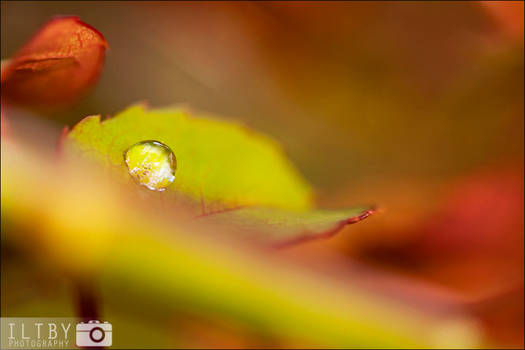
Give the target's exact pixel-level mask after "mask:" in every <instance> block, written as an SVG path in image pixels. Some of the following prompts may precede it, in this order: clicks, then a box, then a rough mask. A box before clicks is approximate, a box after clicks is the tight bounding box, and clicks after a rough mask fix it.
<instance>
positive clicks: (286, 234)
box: [201, 207, 375, 247]
mask: <svg viewBox="0 0 525 350" xmlns="http://www.w3.org/2000/svg"><path fill="white" fill-rule="evenodd" d="M374 212H375V209H373V208H370V207H368V208H367V207H358V208H351V209H340V210H308V211H300V212H297V211H289V210H281V209H274V208H260V207H259V208H239V209H237V210H231V211H222V212H218V213H215V214H214V213H211V214H207V215H203V216H201V219H202V220H204V221H211V222H213V223H218V224H222V225H225V226H227V227H228V231H229V232H232V233H238V234H239V235H242V236H248V237H253V238H255V239H257V240H261V241H264V242H270V243H271V244H272V245H274V246H276V247H285V246H288V245H291V244H294V243H299V242H304V241H308V240H311V239H316V238H328V237H331V236H332V235H334V234H336V233H337V232H339V231H340V230H341V229H343V227H345V226H346V225H348V224H354V223H356V222H359V221H361V220H363V219H365V218H367V217H368V216H370V215H371V214H373V213H374Z"/></svg>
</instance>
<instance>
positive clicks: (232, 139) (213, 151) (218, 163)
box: [63, 105, 311, 212]
mask: <svg viewBox="0 0 525 350" xmlns="http://www.w3.org/2000/svg"><path fill="white" fill-rule="evenodd" d="M144 140H155V141H160V142H162V143H163V144H165V145H167V146H168V147H169V148H171V150H172V151H173V152H174V154H175V157H176V160H177V172H176V176H175V181H174V182H173V183H171V185H169V186H168V187H167V189H166V190H167V192H172V191H176V193H179V194H185V195H188V196H189V197H190V198H191V199H193V200H194V201H196V202H201V201H202V210H203V212H206V211H209V210H213V209H218V208H228V207H236V206H253V205H259V206H268V207H276V208H282V209H293V210H302V209H307V208H309V207H310V206H311V189H310V187H309V186H308V184H307V183H306V182H305V181H304V180H303V178H302V177H301V176H300V175H299V173H298V172H297V170H296V169H295V168H294V167H293V166H292V165H291V163H290V162H289V161H288V160H287V159H286V157H285V156H284V154H283V151H282V150H281V148H280V146H279V145H278V144H277V143H276V142H274V141H273V140H272V139H270V138H268V137H266V136H264V135H261V134H258V133H255V132H253V131H251V130H249V129H247V128H246V127H243V126H241V125H238V124H235V123H233V122H227V121H222V120H219V119H215V118H212V117H202V116H193V115H190V113H189V112H187V111H186V110H184V109H180V108H173V109H156V110H146V109H145V108H144V107H143V106H141V105H136V106H133V107H130V108H129V109H127V110H125V111H123V112H122V113H120V114H118V115H116V116H114V117H112V118H110V119H107V120H101V119H100V116H91V117H87V118H85V119H83V120H82V121H81V122H79V123H78V124H77V125H76V126H75V127H74V128H73V129H72V130H71V132H70V133H69V134H68V135H67V137H66V138H65V140H64V145H63V147H64V151H65V152H68V153H69V152H71V151H74V150H80V151H81V152H83V153H84V154H89V155H92V156H95V157H96V158H97V159H100V160H102V161H104V162H105V163H107V164H108V165H111V166H112V167H115V168H116V169H119V170H121V171H122V172H123V173H124V176H126V177H127V178H130V175H129V174H128V169H127V168H126V166H125V163H124V159H123V154H124V152H125V151H126V150H127V149H128V148H129V147H130V146H132V145H134V144H136V143H137V142H141V141H144Z"/></svg>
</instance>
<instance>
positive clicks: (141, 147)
mask: <svg viewBox="0 0 525 350" xmlns="http://www.w3.org/2000/svg"><path fill="white" fill-rule="evenodd" d="M124 161H125V162H126V165H127V167H128V171H129V174H130V175H131V177H133V178H134V179H135V180H136V181H137V182H138V183H139V184H140V185H142V186H145V187H147V188H148V189H150V190H152V191H164V190H165V189H166V187H168V186H169V185H171V184H172V183H173V181H174V180H175V172H176V170H177V158H176V157H175V154H174V153H173V151H172V150H171V149H170V148H169V147H168V146H166V145H165V144H163V143H162V142H159V141H153V140H147V141H141V142H138V143H136V144H134V145H132V146H131V147H129V148H128V149H127V150H126V151H125V152H124Z"/></svg>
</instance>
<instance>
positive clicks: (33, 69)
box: [1, 17, 108, 107]
mask: <svg viewBox="0 0 525 350" xmlns="http://www.w3.org/2000/svg"><path fill="white" fill-rule="evenodd" d="M107 47H108V45H107V43H106V40H105V39H104V36H103V35H102V34H101V33H100V32H98V31H97V30H96V29H95V28H93V27H91V26H90V25H89V24H86V23H84V22H82V21H80V20H79V19H78V17H60V18H54V19H52V20H50V21H49V22H47V23H46V24H45V25H44V26H43V27H42V28H41V29H40V30H39V31H38V32H37V33H36V34H35V35H34V36H33V38H32V39H31V40H29V42H28V43H27V44H26V45H25V46H23V47H22V48H21V49H20V50H19V51H18V52H17V53H16V54H15V56H14V57H13V58H12V59H11V60H10V61H9V63H8V64H7V67H5V69H4V67H2V68H3V69H2V78H1V81H2V98H3V99H4V100H5V101H6V102H10V103H16V104H20V105H24V106H33V107H53V106H60V105H65V104H67V103H71V102H74V101H75V100H76V99H78V98H79V97H80V96H81V95H82V94H83V93H84V92H86V90H87V89H88V88H89V87H91V86H92V85H93V84H94V83H95V82H96V81H97V79H98V77H99V75H100V73H101V71H102V67H103V64H104V56H105V50H106V48H107Z"/></svg>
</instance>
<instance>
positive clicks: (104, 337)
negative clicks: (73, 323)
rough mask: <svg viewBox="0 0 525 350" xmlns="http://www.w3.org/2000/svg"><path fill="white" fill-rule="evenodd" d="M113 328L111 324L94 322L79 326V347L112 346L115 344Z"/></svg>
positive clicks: (79, 324) (81, 323) (82, 323)
mask: <svg viewBox="0 0 525 350" xmlns="http://www.w3.org/2000/svg"><path fill="white" fill-rule="evenodd" d="M112 331H113V326H112V325H111V323H108V322H104V323H100V321H96V320H92V321H89V322H88V323H84V322H80V323H78V324H77V346H79V347H93V346H98V347H102V346H111V344H112V343H113V332H112Z"/></svg>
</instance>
